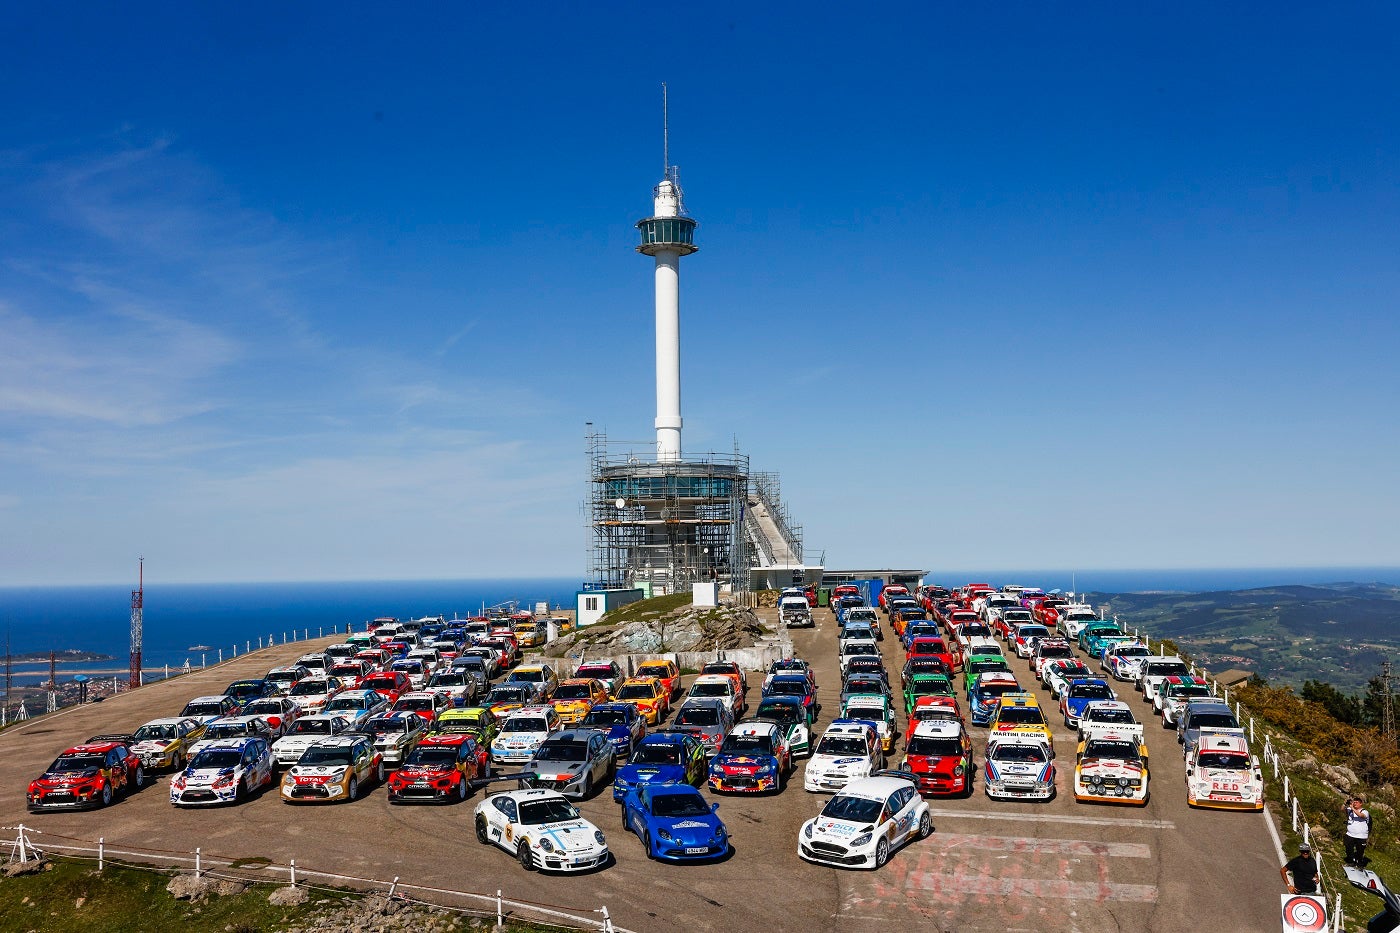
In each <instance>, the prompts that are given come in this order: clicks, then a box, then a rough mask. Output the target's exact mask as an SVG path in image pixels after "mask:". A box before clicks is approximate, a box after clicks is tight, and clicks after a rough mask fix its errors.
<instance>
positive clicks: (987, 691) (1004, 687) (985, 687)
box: [977, 683, 1021, 697]
mask: <svg viewBox="0 0 1400 933" xmlns="http://www.w3.org/2000/svg"><path fill="white" fill-rule="evenodd" d="M977 689H978V690H980V691H981V692H982V694H983V695H984V696H994V697H999V696H1001V695H1002V694H1004V693H1017V692H1019V691H1020V689H1021V688H1020V686H1019V685H1017V684H1008V683H990V684H979V685H978V687H977Z"/></svg>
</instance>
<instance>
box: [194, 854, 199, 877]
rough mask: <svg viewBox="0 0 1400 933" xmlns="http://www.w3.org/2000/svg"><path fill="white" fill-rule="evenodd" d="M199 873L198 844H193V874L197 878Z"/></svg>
mask: <svg viewBox="0 0 1400 933" xmlns="http://www.w3.org/2000/svg"><path fill="white" fill-rule="evenodd" d="M199 873H200V852H199V847H198V846H195V850H194V876H195V877H196V878H198V877H199Z"/></svg>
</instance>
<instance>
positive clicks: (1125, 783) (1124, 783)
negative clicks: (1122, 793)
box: [1118, 777, 1128, 787]
mask: <svg viewBox="0 0 1400 933" xmlns="http://www.w3.org/2000/svg"><path fill="white" fill-rule="evenodd" d="M1118 786H1119V787H1127V786H1128V779H1127V778H1125V777H1120V778H1119V779H1118Z"/></svg>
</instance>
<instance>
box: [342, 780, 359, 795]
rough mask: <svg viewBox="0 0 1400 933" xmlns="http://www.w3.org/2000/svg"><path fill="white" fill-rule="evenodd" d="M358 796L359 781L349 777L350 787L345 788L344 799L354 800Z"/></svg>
mask: <svg viewBox="0 0 1400 933" xmlns="http://www.w3.org/2000/svg"><path fill="white" fill-rule="evenodd" d="M359 796H360V779H359V778H357V777H355V776H354V775H351V776H350V786H349V787H348V788H346V791H345V799H346V800H354V799H355V798H357V797H359Z"/></svg>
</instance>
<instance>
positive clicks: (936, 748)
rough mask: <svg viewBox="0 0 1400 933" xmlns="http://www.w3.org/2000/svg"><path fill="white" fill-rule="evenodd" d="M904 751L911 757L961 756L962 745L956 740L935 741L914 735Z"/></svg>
mask: <svg viewBox="0 0 1400 933" xmlns="http://www.w3.org/2000/svg"><path fill="white" fill-rule="evenodd" d="M906 751H907V752H908V753H909V754H911V755H930V756H932V757H936V758H941V757H944V756H946V755H961V754H962V743H960V742H959V741H958V740H957V739H935V738H930V737H929V736H926V735H916V736H914V737H913V738H911V739H910V740H909V746H908V748H907V749H906Z"/></svg>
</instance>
